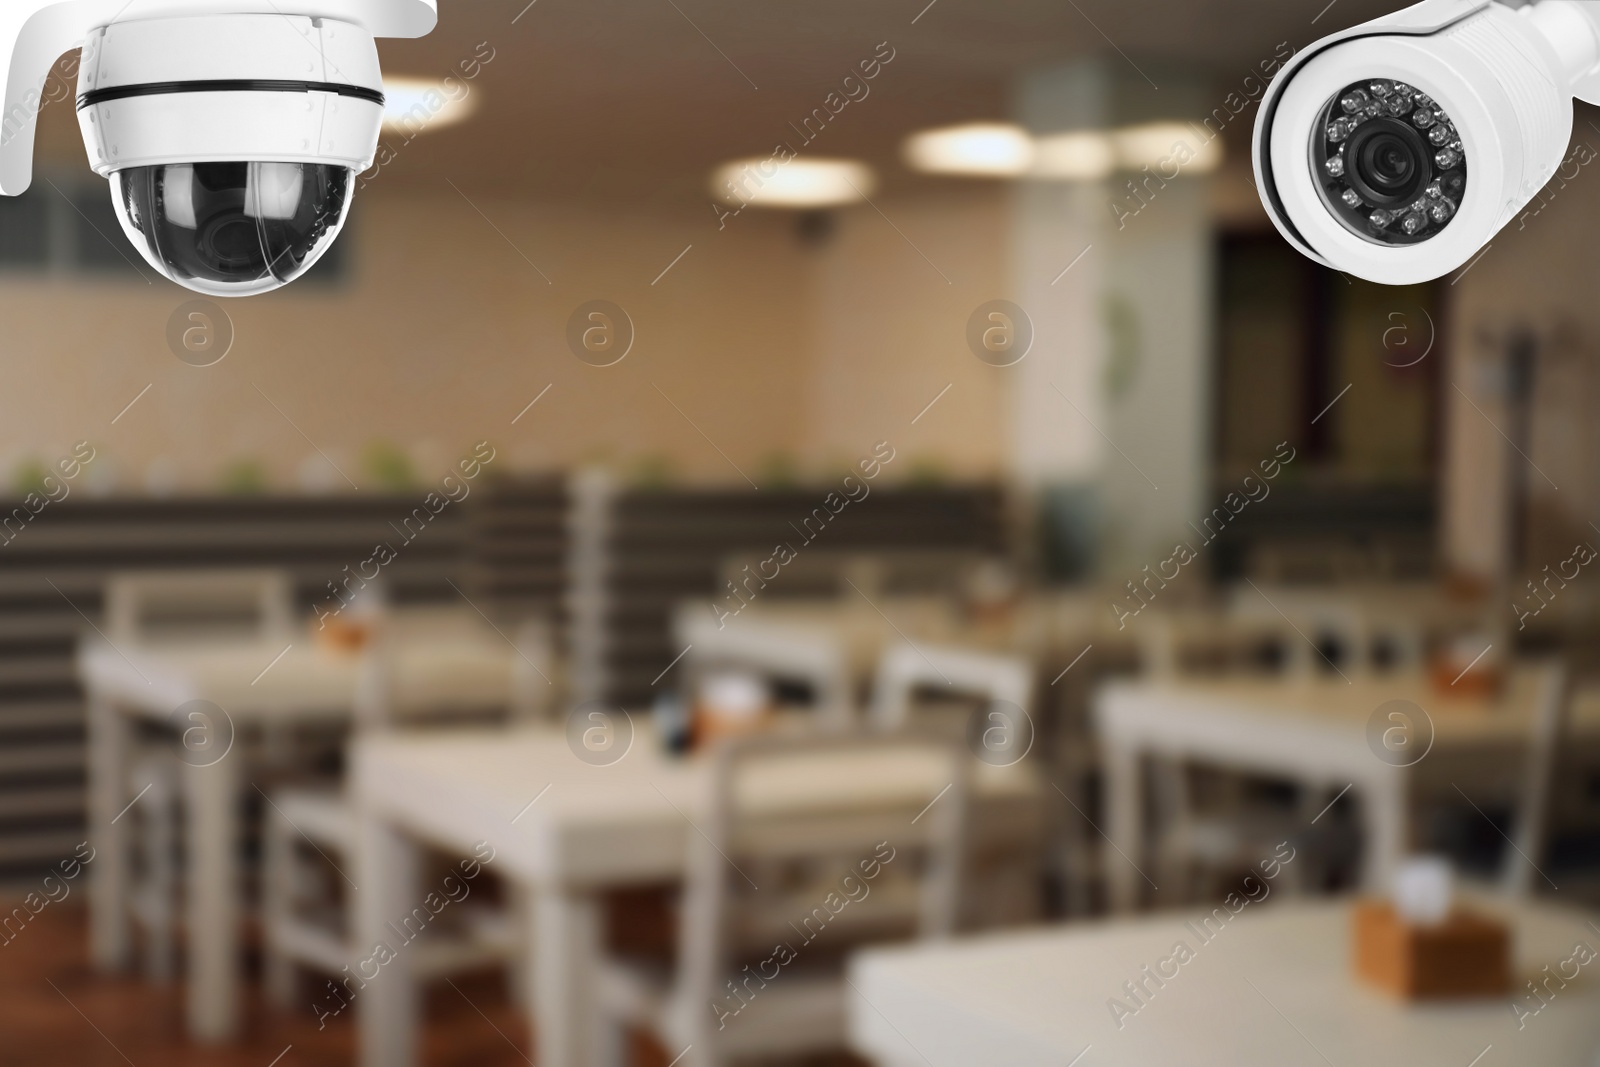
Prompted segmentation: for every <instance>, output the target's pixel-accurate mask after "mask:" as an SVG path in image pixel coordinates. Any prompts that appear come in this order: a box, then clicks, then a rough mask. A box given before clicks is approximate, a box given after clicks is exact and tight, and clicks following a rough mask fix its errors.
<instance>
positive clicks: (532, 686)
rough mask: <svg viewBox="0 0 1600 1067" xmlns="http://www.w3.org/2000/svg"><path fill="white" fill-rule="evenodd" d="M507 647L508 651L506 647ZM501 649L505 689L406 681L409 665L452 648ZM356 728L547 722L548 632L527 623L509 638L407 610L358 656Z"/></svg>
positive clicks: (550, 695) (475, 622)
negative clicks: (487, 720) (452, 721)
mask: <svg viewBox="0 0 1600 1067" xmlns="http://www.w3.org/2000/svg"><path fill="white" fill-rule="evenodd" d="M508 640H509V642H510V644H509V646H508V645H507V641H508ZM480 643H481V644H483V645H484V646H485V647H488V648H494V649H496V651H498V649H499V648H500V647H504V648H505V650H506V652H507V653H508V655H507V657H506V663H507V674H506V676H505V678H504V680H503V683H497V684H492V685H489V686H487V687H479V688H478V689H477V690H476V691H474V692H471V693H464V692H463V691H462V690H461V689H460V688H459V687H457V686H454V685H444V686H436V687H428V688H421V689H419V688H417V687H416V686H411V685H407V684H406V681H405V670H406V666H405V665H406V662H407V660H408V657H412V656H415V655H416V654H418V653H423V654H426V653H427V652H429V651H431V652H433V653H435V654H437V653H439V652H441V651H445V652H448V650H449V649H450V648H451V647H452V646H456V647H459V648H462V649H463V650H466V649H471V648H472V647H473V646H475V645H478V644H480ZM361 657H362V658H361V671H360V675H359V681H358V684H357V689H356V702H355V721H356V724H357V727H358V728H359V729H361V730H364V731H384V730H390V729H393V728H395V727H397V726H400V725H403V724H404V723H405V722H406V721H407V720H421V719H426V718H436V719H437V718H444V717H455V716H462V715H468V716H474V717H479V718H481V717H484V716H492V717H494V718H497V719H503V720H504V721H507V722H510V723H528V722H538V721H543V720H546V719H548V718H549V715H550V710H551V709H552V708H553V707H554V706H555V697H556V689H555V680H556V665H555V664H556V656H555V652H554V649H553V647H552V642H551V637H550V628H549V626H548V625H546V624H545V623H544V621H543V620H540V619H529V620H527V621H525V622H524V623H522V624H521V625H520V626H518V627H517V628H516V630H515V631H513V633H512V634H511V635H510V637H509V638H507V637H506V636H505V635H503V634H501V633H499V632H497V631H496V630H495V629H492V628H491V627H490V626H488V625H486V624H485V623H484V622H483V621H482V620H481V619H480V618H478V617H477V616H476V615H473V614H470V613H467V612H461V611H455V610H450V609H421V610H417V609H410V610H401V611H395V612H391V613H389V614H387V615H385V616H384V617H383V619H382V622H381V624H380V625H379V626H378V627H377V629H376V631H375V634H374V637H373V639H372V640H371V642H370V643H369V644H368V645H367V647H366V648H365V649H363V650H362V653H361Z"/></svg>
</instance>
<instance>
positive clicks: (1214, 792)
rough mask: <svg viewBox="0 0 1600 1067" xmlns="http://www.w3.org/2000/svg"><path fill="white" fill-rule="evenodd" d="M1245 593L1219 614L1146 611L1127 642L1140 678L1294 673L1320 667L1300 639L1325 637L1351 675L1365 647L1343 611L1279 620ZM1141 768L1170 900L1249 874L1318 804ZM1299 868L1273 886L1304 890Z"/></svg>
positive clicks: (1244, 784) (1184, 770)
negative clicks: (1133, 646)
mask: <svg viewBox="0 0 1600 1067" xmlns="http://www.w3.org/2000/svg"><path fill="white" fill-rule="evenodd" d="M1246 596H1253V597H1255V601H1256V603H1254V604H1252V603H1250V602H1249V601H1248V600H1243V599H1242V602H1243V603H1244V605H1245V607H1243V608H1241V607H1239V606H1237V605H1236V606H1235V608H1234V609H1233V610H1231V611H1228V612H1226V613H1217V612H1212V611H1203V612H1193V611H1186V612H1181V613H1172V612H1167V613H1162V612H1156V613H1152V614H1151V615H1149V616H1148V617H1145V618H1141V619H1140V620H1139V627H1140V629H1139V631H1138V634H1137V641H1138V643H1139V648H1140V653H1141V659H1142V661H1143V668H1144V672H1145V674H1146V675H1147V676H1148V677H1151V678H1153V679H1156V680H1160V681H1164V682H1168V683H1171V684H1182V683H1183V680H1184V679H1186V678H1199V677H1205V678H1218V677H1226V676H1229V675H1235V676H1237V675H1241V674H1256V675H1261V674H1263V673H1266V674H1277V675H1282V676H1285V677H1297V676H1298V677H1304V676H1307V675H1310V674H1312V673H1314V672H1316V671H1319V670H1330V668H1329V667H1328V665H1327V663H1326V662H1325V661H1324V660H1323V659H1322V657H1321V654H1320V653H1319V652H1318V651H1317V649H1315V648H1313V647H1312V646H1311V644H1310V643H1309V642H1310V641H1312V640H1319V639H1325V638H1327V637H1328V636H1329V634H1333V635H1334V637H1333V640H1334V641H1335V642H1337V643H1338V644H1339V646H1340V647H1341V648H1342V649H1344V650H1346V654H1345V655H1344V656H1343V657H1342V658H1343V659H1345V661H1346V662H1345V664H1344V666H1343V668H1342V669H1345V670H1346V671H1347V673H1349V672H1354V671H1357V670H1358V668H1356V667H1354V666H1353V665H1352V664H1350V662H1349V659H1350V655H1349V652H1350V651H1351V650H1357V649H1365V648H1367V647H1368V646H1367V641H1366V630H1365V629H1364V627H1363V624H1362V623H1361V622H1360V620H1359V619H1358V618H1356V617H1355V616H1354V615H1353V614H1350V613H1347V612H1343V611H1330V612H1327V613H1321V614H1319V613H1317V612H1300V613H1299V617H1298V619H1295V620H1293V621H1289V620H1286V619H1285V618H1284V617H1283V616H1280V615H1278V614H1277V613H1276V612H1275V611H1273V610H1272V608H1271V605H1269V604H1268V603H1266V601H1265V600H1263V598H1262V597H1261V596H1260V595H1259V594H1256V593H1254V592H1253V591H1251V590H1248V589H1247V590H1244V591H1243V592H1242V593H1241V598H1244V597H1246ZM1257 607H1259V608H1261V609H1262V610H1259V611H1257V610H1255V609H1256V608H1257ZM1313 620H1320V622H1315V621H1313ZM1150 772H1151V775H1150V777H1151V791H1152V800H1153V805H1152V807H1153V810H1154V812H1155V816H1156V822H1157V830H1156V837H1155V852H1156V867H1157V871H1158V874H1157V878H1158V880H1159V881H1160V883H1161V885H1162V886H1163V887H1164V890H1163V891H1164V895H1170V896H1171V897H1172V898H1173V899H1174V900H1175V901H1185V900H1187V899H1189V898H1191V897H1194V896H1195V895H1196V894H1197V893H1200V894H1203V891H1204V890H1205V889H1206V888H1207V887H1206V882H1207V881H1208V880H1209V879H1214V878H1230V877H1234V876H1236V875H1237V873H1238V872H1240V871H1243V870H1248V869H1250V868H1251V867H1252V866H1253V865H1254V864H1255V863H1256V862H1257V861H1258V860H1260V859H1261V858H1263V857H1264V856H1270V855H1272V852H1273V848H1274V846H1275V845H1276V844H1277V843H1278V842H1280V841H1284V840H1287V839H1291V838H1293V839H1297V840H1303V837H1304V829H1305V827H1306V825H1307V824H1308V822H1309V820H1310V818H1311V817H1312V816H1315V815H1316V814H1317V808H1318V806H1320V804H1321V803H1322V802H1323V798H1322V797H1321V794H1320V793H1312V792H1311V791H1309V790H1302V791H1301V795H1300V796H1299V797H1298V798H1297V800H1296V802H1294V803H1288V804H1285V803H1278V802H1271V801H1267V800H1263V799H1262V798H1261V797H1259V796H1252V791H1251V788H1250V787H1251V785H1252V782H1250V781H1246V780H1244V779H1242V778H1240V777H1238V776H1235V775H1228V774H1216V773H1211V774H1208V775H1207V776H1206V780H1205V781H1203V782H1200V783H1197V781H1196V778H1197V776H1198V775H1197V772H1195V771H1194V770H1193V769H1192V768H1190V767H1189V766H1187V765H1185V764H1183V763H1181V762H1177V761H1174V760H1168V759H1163V758H1157V759H1153V760H1152V761H1151V767H1150ZM1200 785H1205V786H1209V789H1201V788H1199V786H1200ZM1313 805H1315V806H1313ZM1302 816H1304V818H1302ZM1309 863H1310V858H1309V857H1308V859H1307V860H1306V861H1305V862H1302V863H1300V864H1297V865H1296V866H1295V867H1294V868H1293V870H1292V871H1290V872H1289V874H1290V877H1288V878H1287V879H1286V880H1285V881H1284V882H1283V883H1282V885H1283V888H1284V889H1285V890H1286V891H1288V892H1295V891H1298V890H1300V889H1301V888H1303V887H1305V886H1306V885H1308V884H1309V881H1308V880H1307V879H1306V878H1305V877H1304V874H1305V871H1306V868H1307V864H1309Z"/></svg>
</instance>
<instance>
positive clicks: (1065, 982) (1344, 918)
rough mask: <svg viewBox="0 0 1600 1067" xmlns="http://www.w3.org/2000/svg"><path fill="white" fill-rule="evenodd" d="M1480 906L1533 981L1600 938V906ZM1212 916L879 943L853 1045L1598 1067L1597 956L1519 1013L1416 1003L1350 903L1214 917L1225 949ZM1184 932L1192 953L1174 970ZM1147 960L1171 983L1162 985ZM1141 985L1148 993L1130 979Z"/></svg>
mask: <svg viewBox="0 0 1600 1067" xmlns="http://www.w3.org/2000/svg"><path fill="white" fill-rule="evenodd" d="M1475 904H1476V906H1478V907H1481V908H1484V909H1486V910H1490V911H1494V912H1497V913H1499V914H1501V915H1502V916H1504V917H1505V918H1506V919H1507V920H1508V921H1509V923H1510V925H1511V927H1512V930H1513V952H1514V955H1515V967H1514V971H1513V973H1514V975H1515V976H1516V977H1515V978H1514V981H1515V982H1516V983H1517V985H1518V986H1520V985H1521V983H1522V982H1524V981H1526V980H1528V979H1529V978H1532V977H1534V976H1535V975H1537V974H1539V973H1540V970H1541V968H1542V967H1544V966H1545V965H1549V966H1550V967H1551V968H1552V969H1555V968H1557V967H1558V966H1561V965H1562V964H1563V962H1564V961H1568V960H1569V959H1571V958H1572V957H1573V953H1574V947H1575V945H1577V944H1578V943H1582V944H1584V945H1586V946H1596V945H1600V927H1596V926H1594V925H1593V924H1592V923H1591V922H1590V920H1589V916H1588V915H1586V914H1584V913H1580V912H1577V911H1573V910H1568V909H1565V908H1558V907H1555V906H1551V905H1546V904H1540V903H1522V904H1514V903H1510V902H1507V901H1501V900H1491V899H1488V898H1482V899H1479V900H1477V901H1475ZM1258 909H1259V910H1258ZM1224 910H1226V909H1224ZM1203 914H1204V913H1199V912H1197V913H1195V914H1188V913H1173V914H1168V915H1163V916H1160V917H1156V918H1143V919H1138V920H1124V921H1115V922H1106V923H1100V924H1096V925H1080V926H1072V927H1056V928H1047V929H1037V930H1030V931H1026V932H1020V933H1015V934H1006V935H1002V936H988V937H981V938H974V939H970V940H963V941H958V942H955V943H952V944H948V945H944V946H933V947H921V948H918V947H907V948H887V949H881V950H874V951H870V952H867V953H864V954H862V955H861V956H860V957H858V958H857V959H856V960H855V961H854V962H853V964H852V969H851V981H852V982H853V984H854V986H855V995H854V996H852V998H851V1004H850V1029H851V1038H852V1043H853V1045H854V1047H855V1048H856V1049H857V1051H859V1052H861V1053H863V1054H865V1055H867V1056H870V1057H872V1058H874V1059H876V1060H877V1061H878V1062H880V1063H883V1064H886V1065H888V1067H912V1065H917V1067H1001V1065H1004V1067H1034V1065H1038V1067H1045V1065H1048V1067H1064V1065H1067V1064H1075V1065H1076V1064H1081V1065H1082V1067H1135V1065H1137V1067H1148V1065H1150V1064H1157V1063H1163V1064H1174V1065H1179V1064H1181V1065H1184V1067H1286V1065H1295V1064H1306V1065H1318V1067H1325V1065H1327V1064H1334V1065H1337V1067H1402V1065H1404V1067H1414V1065H1416V1064H1422V1063H1426V1064H1441V1065H1448V1067H1468V1065H1479V1067H1499V1065H1503V1064H1538V1065H1539V1067H1593V1064H1594V1062H1595V1055H1596V1051H1597V1050H1600V1010H1597V1009H1600V971H1595V970H1594V967H1595V965H1594V964H1590V965H1589V966H1587V967H1585V968H1584V969H1582V970H1580V971H1579V974H1578V977H1577V978H1576V979H1575V980H1573V981H1571V982H1569V983H1567V985H1566V987H1565V988H1562V989H1560V990H1559V991H1558V992H1557V993H1556V995H1555V996H1554V998H1553V999H1552V1000H1551V1001H1550V1003H1549V1004H1548V1005H1547V1006H1546V1007H1545V1008H1544V1010H1542V1011H1541V1012H1539V1013H1538V1014H1537V1015H1526V1016H1523V1017H1521V1018H1520V1020H1519V1017H1518V1014H1517V1013H1516V1012H1515V1011H1513V1009H1512V1004H1513V1002H1520V1000H1521V998H1520V997H1519V996H1518V994H1517V993H1516V992H1515V991H1513V992H1511V993H1508V994H1507V995H1505V996H1500V997H1491V998H1486V999H1476V1000H1469V1001H1459V1002H1448V1003H1438V1004H1430V1005H1421V1006H1415V1005H1406V1004H1403V1003H1401V1002H1399V1001H1397V1000H1394V999H1391V998H1390V997H1388V996H1387V995H1386V994H1384V993H1382V992H1379V991H1376V990H1373V989H1370V988H1368V987H1366V986H1364V985H1361V984H1359V983H1358V982H1357V981H1356V980H1355V978H1354V977H1353V976H1352V973H1351V969H1350V963H1349V951H1350V943H1351V934H1350V923H1351V919H1350V914H1351V908H1350V906H1349V904H1348V902H1326V903H1316V904H1298V903H1297V904H1285V905H1282V906H1279V905H1277V904H1276V903H1262V904H1260V905H1251V906H1247V907H1246V908H1245V909H1244V910H1243V911H1241V912H1240V914H1239V915H1237V916H1236V917H1235V918H1233V919H1231V920H1230V921H1229V922H1228V923H1227V924H1226V925H1225V926H1221V925H1220V924H1217V923H1215V921H1214V922H1213V925H1219V926H1220V929H1219V930H1218V931H1215V932H1212V931H1209V930H1208V931H1207V932H1208V933H1209V934H1210V936H1211V938H1212V940H1211V941H1209V942H1207V941H1204V940H1202V939H1201V938H1200V937H1197V936H1196V933H1195V927H1194V926H1192V925H1189V924H1190V923H1198V920H1199V918H1200V917H1201V916H1202V915H1203ZM1179 942H1183V943H1186V944H1187V945H1189V946H1190V948H1191V949H1192V952H1191V954H1190V958H1189V959H1188V960H1187V962H1181V963H1179V962H1177V961H1176V960H1174V961H1173V962H1172V963H1165V964H1164V963H1163V962H1162V961H1164V960H1168V959H1171V958H1173V957H1174V949H1175V947H1176V946H1177V944H1178V943H1179ZM1588 956H1589V958H1591V959H1592V958H1593V953H1592V952H1590V953H1588ZM1146 967H1149V968H1151V969H1152V970H1151V973H1152V974H1155V973H1156V969H1160V973H1161V974H1170V975H1171V976H1170V977H1167V978H1166V979H1165V980H1164V982H1162V983H1161V984H1160V985H1157V981H1159V980H1160V976H1159V975H1157V979H1156V980H1150V979H1147V978H1146V977H1145V971H1144V969H1145V968H1146ZM1566 969H1567V970H1569V971H1570V970H1571V969H1572V968H1571V967H1570V966H1568V967H1567V968H1566ZM1174 971H1175V972H1176V973H1172V972H1174ZM1591 972H1594V973H1591ZM1141 981H1142V982H1143V983H1144V990H1145V991H1146V992H1145V993H1144V994H1142V995H1141V996H1140V998H1139V999H1137V1000H1135V999H1133V998H1131V997H1130V996H1129V993H1128V991H1127V988H1126V987H1125V985H1124V983H1129V982H1141ZM1524 992H1525V990H1524ZM1119 1003H1120V1004H1121V1005H1122V1006H1123V1008H1125V1009H1127V1010H1125V1011H1118V1012H1114V1011H1113V1009H1112V1005H1113V1004H1119ZM1519 1022H1520V1023H1521V1024H1522V1025H1521V1027H1520V1028H1519Z"/></svg>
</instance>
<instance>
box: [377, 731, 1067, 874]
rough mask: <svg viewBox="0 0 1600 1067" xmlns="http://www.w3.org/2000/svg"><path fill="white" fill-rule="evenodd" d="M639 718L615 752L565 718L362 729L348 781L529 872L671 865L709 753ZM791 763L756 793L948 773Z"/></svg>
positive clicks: (933, 765) (904, 765) (1008, 789)
mask: <svg viewBox="0 0 1600 1067" xmlns="http://www.w3.org/2000/svg"><path fill="white" fill-rule="evenodd" d="M631 721H632V723H633V729H634V730H635V735H634V737H633V740H632V743H631V745H630V746H628V747H627V748H626V749H625V754H624V755H622V756H621V757H620V758H618V759H616V760H615V762H612V763H610V764H606V765H598V764H591V763H587V762H585V761H584V760H582V759H579V758H578V756H577V755H576V754H575V753H574V750H573V748H572V747H571V746H569V744H568V740H567V735H566V732H565V731H564V730H561V729H558V728H556V727H552V726H538V727H525V728H521V729H518V730H515V731H511V732H504V731H500V732H493V731H461V732H453V733H451V734H448V735H432V736H410V737H407V736H404V735H392V736H383V737H370V738H362V739H360V740H359V741H358V742H357V743H356V746H355V750H354V754H353V758H352V767H353V781H354V783H355V788H356V791H357V795H358V796H359V797H360V798H361V800H362V802H363V803H364V804H365V805H367V807H368V809H369V810H370V811H372V812H373V813H375V814H377V815H379V816H381V817H383V818H386V819H388V820H390V821H393V822H395V823H396V824H398V825H400V826H402V827H404V828H405V829H407V830H408V831H410V832H412V833H415V834H418V835H419V836H422V837H425V838H427V839H430V840H433V841H434V842H436V843H439V844H442V845H447V846H453V847H461V846H469V845H470V844H472V843H474V842H476V841H478V840H484V841H488V842H489V843H490V844H491V845H492V846H493V847H494V848H495V849H496V851H497V853H498V856H499V858H497V859H496V861H495V862H496V864H498V865H502V866H503V867H504V868H506V869H509V870H511V871H513V872H515V873H517V874H518V875H520V876H521V877H523V878H525V879H527V880H530V881H535V882H548V881H563V882H568V883H583V882H593V883H597V884H598V883H606V884H614V883H616V882H625V881H633V880H638V881H645V880H649V879H652V878H670V877H674V876H677V875H680V874H681V873H682V871H683V868H684V864H685V857H686V855H687V847H686V846H687V840H688V837H687V835H688V834H689V833H692V832H694V831H693V830H692V829H691V825H692V824H694V823H700V822H701V821H702V820H703V819H704V818H705V817H706V812H707V809H708V806H709V803H710V795H711V775H710V773H709V772H710V767H711V762H710V760H709V759H707V758H706V757H705V756H691V757H688V758H680V757H674V756H670V755H667V754H666V753H664V752H663V751H662V750H661V747H660V745H659V744H658V743H657V741H656V739H655V736H654V734H653V733H652V732H651V730H650V728H649V725H648V721H647V720H646V719H645V717H644V716H642V715H636V716H632V719H631ZM786 764H787V765H786V767H785V769H783V770H782V771H781V772H776V773H773V774H770V775H768V776H766V777H765V778H764V779H763V780H762V782H761V783H760V785H759V791H758V792H757V793H756V794H754V795H752V796H750V797H749V798H748V802H749V803H750V804H752V805H753V806H754V807H756V808H757V809H759V808H760V807H761V806H764V805H768V804H770V805H776V806H790V805H794V804H796V803H807V802H812V803H816V804H818V805H827V806H830V807H839V808H849V807H851V806H855V805H861V804H865V803H871V802H873V801H876V800H881V799H893V798H896V797H902V796H904V797H915V798H924V797H925V798H926V800H927V801H929V802H931V801H932V800H934V798H935V797H936V795H937V794H938V793H939V792H940V790H942V789H943V788H944V787H945V786H946V785H948V784H949V783H948V781H946V780H945V779H944V778H943V777H942V776H941V771H942V768H943V761H942V760H940V759H939V758H938V757H937V756H936V755H934V754H932V753H929V754H922V753H917V752H914V751H912V752H905V753H885V752H882V751H874V752H863V753H850V752H830V753H826V754H818V755H815V756H812V757H808V758H807V759H806V760H805V761H800V760H795V761H792V762H790V761H786ZM971 784H972V790H973V793H974V794H975V796H976V797H978V798H980V799H987V800H1007V799H1010V800H1015V801H1017V802H1020V803H1031V802H1033V801H1035V800H1036V799H1037V798H1038V796H1039V795H1040V794H1039V782H1038V780H1037V778H1036V776H1035V775H1033V774H1032V772H1031V769H1030V768H1027V767H1026V766H1024V765H1017V766H1014V767H991V766H988V765H986V764H976V765H975V767H974V769H973V780H972V783H971Z"/></svg>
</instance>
